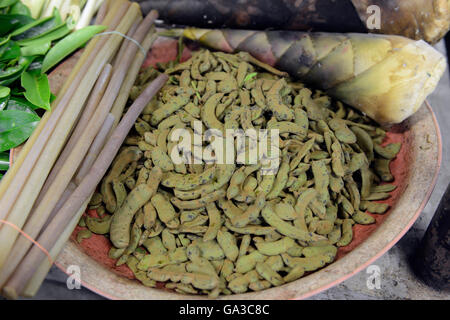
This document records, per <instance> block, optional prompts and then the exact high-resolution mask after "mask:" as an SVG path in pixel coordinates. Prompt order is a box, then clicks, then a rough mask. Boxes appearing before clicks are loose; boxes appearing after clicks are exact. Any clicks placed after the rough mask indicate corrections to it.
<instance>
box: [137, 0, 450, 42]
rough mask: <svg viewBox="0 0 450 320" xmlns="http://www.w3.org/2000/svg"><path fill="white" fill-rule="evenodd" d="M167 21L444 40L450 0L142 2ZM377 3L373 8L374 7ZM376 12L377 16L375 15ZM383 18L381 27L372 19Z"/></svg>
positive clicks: (206, 26)
mask: <svg viewBox="0 0 450 320" xmlns="http://www.w3.org/2000/svg"><path fill="white" fill-rule="evenodd" d="M138 2H139V3H140V4H141V6H142V9H143V10H144V11H149V10H150V9H156V10H158V11H159V12H160V15H161V19H163V20H164V22H166V23H167V24H172V23H174V24H178V25H181V26H195V27H204V28H237V29H258V30H265V29H278V30H303V31H327V32H367V31H368V32H375V33H382V34H393V35H400V36H405V37H408V38H411V39H415V40H420V39H423V40H425V41H427V42H430V43H435V42H437V41H439V40H440V39H441V38H442V37H444V35H445V34H446V33H447V31H448V30H449V27H450V1H448V0H406V1H405V0H339V1H335V0H303V1H298V0H265V1H260V0H181V1H180V0H138ZM374 5H375V6H377V9H374V8H373V6H374ZM375 15H376V16H375ZM376 19H379V26H378V27H379V28H375V27H376V26H373V22H374V21H376Z"/></svg>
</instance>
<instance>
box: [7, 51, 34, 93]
mask: <svg viewBox="0 0 450 320" xmlns="http://www.w3.org/2000/svg"><path fill="white" fill-rule="evenodd" d="M33 60H34V57H20V58H19V60H18V61H17V63H16V64H15V65H14V66H11V67H7V66H6V68H5V69H3V68H0V86H7V85H10V84H11V83H13V82H14V81H16V80H17V79H19V78H20V75H21V74H22V72H23V71H25V70H26V69H27V68H28V67H29V66H30V64H31V63H32V62H33Z"/></svg>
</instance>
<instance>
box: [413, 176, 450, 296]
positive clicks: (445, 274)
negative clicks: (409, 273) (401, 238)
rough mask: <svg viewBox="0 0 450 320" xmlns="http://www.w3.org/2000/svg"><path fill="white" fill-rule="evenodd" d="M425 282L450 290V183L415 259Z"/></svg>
mask: <svg viewBox="0 0 450 320" xmlns="http://www.w3.org/2000/svg"><path fill="white" fill-rule="evenodd" d="M415 262H416V263H415V267H416V271H417V273H418V274H419V276H420V277H421V278H422V279H423V281H424V282H425V283H427V284H428V285H430V286H432V287H433V288H435V289H438V290H450V184H449V185H448V187H447V191H446V192H445V194H444V197H443V198H442V200H441V203H440V204H439V207H438V209H437V211H436V213H435V215H434V217H433V219H432V220H431V223H430V225H429V227H428V229H427V231H426V233H425V236H424V238H423V240H422V243H421V246H420V250H419V252H418V254H417V256H416V261H415Z"/></svg>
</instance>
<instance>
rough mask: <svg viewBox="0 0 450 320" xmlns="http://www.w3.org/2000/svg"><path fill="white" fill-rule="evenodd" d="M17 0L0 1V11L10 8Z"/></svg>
mask: <svg viewBox="0 0 450 320" xmlns="http://www.w3.org/2000/svg"><path fill="white" fill-rule="evenodd" d="M17 1H19V0H0V9H1V8H6V7H9V6H12V5H13V4H15V3H16V2H17Z"/></svg>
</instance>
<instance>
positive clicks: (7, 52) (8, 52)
mask: <svg viewBox="0 0 450 320" xmlns="http://www.w3.org/2000/svg"><path fill="white" fill-rule="evenodd" d="M18 57H20V47H19V46H18V45H17V44H16V43H15V42H14V41H8V42H7V43H5V44H4V45H2V46H0V62H4V61H9V60H13V59H16V58H18Z"/></svg>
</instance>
